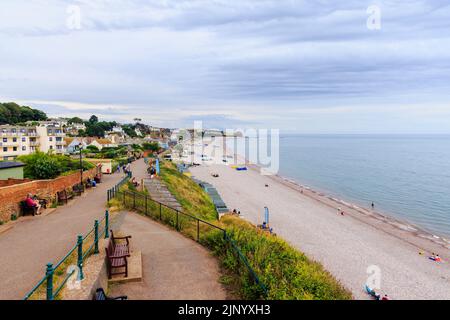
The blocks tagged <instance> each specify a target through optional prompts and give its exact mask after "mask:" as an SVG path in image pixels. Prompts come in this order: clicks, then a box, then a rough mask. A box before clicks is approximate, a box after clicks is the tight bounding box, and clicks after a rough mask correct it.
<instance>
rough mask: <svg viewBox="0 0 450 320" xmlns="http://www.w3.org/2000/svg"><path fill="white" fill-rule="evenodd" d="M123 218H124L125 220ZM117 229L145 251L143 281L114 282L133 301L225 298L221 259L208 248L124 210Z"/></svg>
mask: <svg viewBox="0 0 450 320" xmlns="http://www.w3.org/2000/svg"><path fill="white" fill-rule="evenodd" d="M121 220H122V221H121ZM114 228H115V229H116V228H120V232H121V233H122V234H126V235H131V236H132V237H133V238H132V239H131V246H132V250H139V251H141V252H142V260H143V261H142V273H143V280H142V282H139V283H137V282H135V283H125V284H120V285H113V286H112V287H111V288H110V294H111V295H112V296H120V295H127V296H128V298H129V299H132V300H224V299H226V292H225V290H224V289H223V287H222V285H221V284H220V283H219V277H220V273H219V267H218V263H217V260H216V259H215V258H214V257H212V256H211V253H210V252H209V251H208V250H206V249H205V248H204V247H202V246H201V245H199V244H198V243H196V242H195V241H192V240H190V239H188V238H185V237H184V236H182V235H181V234H179V233H178V232H176V231H173V230H171V229H169V228H168V227H166V226H164V225H161V224H159V223H157V222H155V221H153V220H151V219H150V218H146V217H143V216H140V215H138V214H135V213H124V214H123V219H120V218H119V219H118V222H117V225H115V226H114Z"/></svg>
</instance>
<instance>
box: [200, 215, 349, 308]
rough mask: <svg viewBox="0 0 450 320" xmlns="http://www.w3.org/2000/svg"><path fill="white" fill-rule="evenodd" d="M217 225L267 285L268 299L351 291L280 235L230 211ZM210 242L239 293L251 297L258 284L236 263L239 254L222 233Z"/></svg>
mask: <svg viewBox="0 0 450 320" xmlns="http://www.w3.org/2000/svg"><path fill="white" fill-rule="evenodd" d="M220 225H221V226H222V227H223V228H225V229H226V230H227V232H228V233H229V234H230V235H231V237H232V238H233V239H234V240H235V241H236V244H237V246H238V247H239V248H240V249H241V251H242V253H243V254H244V255H245V257H246V258H247V260H248V261H249V263H250V265H251V267H252V268H253V270H255V272H256V274H257V275H258V277H259V279H260V280H261V282H262V283H263V284H264V285H265V286H266V287H267V290H268V292H267V296H266V299H269V300H347V299H351V298H352V295H351V293H350V292H349V291H348V290H346V289H345V288H344V287H343V286H342V285H341V284H340V283H339V282H338V281H337V280H336V279H334V277H333V276H332V275H331V274H330V273H328V272H327V271H326V270H324V268H323V267H322V266H321V265H320V264H319V263H317V262H314V261H311V260H310V259H309V258H307V257H306V256H305V255H304V254H303V253H301V252H300V251H298V250H297V249H295V248H293V247H292V246H291V245H289V244H288V243H287V242H286V241H284V240H283V239H281V238H279V237H275V236H271V235H268V234H267V233H264V232H262V231H260V230H258V229H257V228H256V227H255V226H254V225H252V224H250V223H248V222H246V221H244V220H242V219H240V218H239V217H236V216H233V215H225V216H223V217H222V219H221V220H220ZM209 240H210V242H209V245H210V247H212V248H213V250H214V252H215V253H216V254H217V255H218V256H219V257H220V259H221V261H222V263H223V264H224V267H225V268H226V269H229V270H231V271H233V273H234V274H238V275H240V276H239V279H238V282H239V283H240V288H241V296H242V297H244V298H247V299H254V298H256V297H255V294H256V293H257V287H255V284H254V283H253V280H252V279H251V278H250V277H249V276H248V274H247V273H246V272H245V271H246V270H245V269H244V266H243V265H242V264H241V263H239V260H238V257H237V256H236V255H235V254H233V253H232V251H230V250H226V249H227V244H226V243H225V241H223V238H222V237H220V236H219V237H218V236H217V235H215V236H212V237H211V238H210V239H209Z"/></svg>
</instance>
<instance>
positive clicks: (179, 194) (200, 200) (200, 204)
mask: <svg viewBox="0 0 450 320" xmlns="http://www.w3.org/2000/svg"><path fill="white" fill-rule="evenodd" d="M161 179H162V180H163V181H164V182H165V184H166V185H167V188H168V189H169V191H170V192H171V193H172V194H173V195H174V196H175V198H176V199H177V200H178V202H179V203H180V204H181V206H182V207H183V208H184V210H185V212H186V213H189V214H191V215H193V216H195V217H197V218H200V219H205V220H209V221H214V220H216V218H217V216H216V209H215V207H214V204H213V202H212V201H211V199H210V198H209V196H208V194H207V193H205V192H204V191H203V189H202V188H200V186H198V185H197V184H196V183H195V182H194V181H192V179H190V178H189V177H187V176H185V175H184V174H181V173H180V172H178V170H177V168H176V166H175V164H173V163H172V162H168V161H164V162H162V163H161Z"/></svg>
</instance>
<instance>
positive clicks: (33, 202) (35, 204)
mask: <svg viewBox="0 0 450 320" xmlns="http://www.w3.org/2000/svg"><path fill="white" fill-rule="evenodd" d="M25 204H26V205H27V207H29V208H36V209H37V210H36V213H37V214H40V213H41V209H42V205H41V203H40V202H39V200H37V198H36V197H33V195H32V194H31V193H29V194H27V198H26V199H25Z"/></svg>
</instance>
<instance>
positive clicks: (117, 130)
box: [112, 126, 124, 134]
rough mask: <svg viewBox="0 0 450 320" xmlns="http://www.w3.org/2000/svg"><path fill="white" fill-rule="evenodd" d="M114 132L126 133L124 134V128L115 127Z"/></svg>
mask: <svg viewBox="0 0 450 320" xmlns="http://www.w3.org/2000/svg"><path fill="white" fill-rule="evenodd" d="M112 132H117V133H122V134H123V133H124V132H123V129H122V126H115V127H113V128H112Z"/></svg>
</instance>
